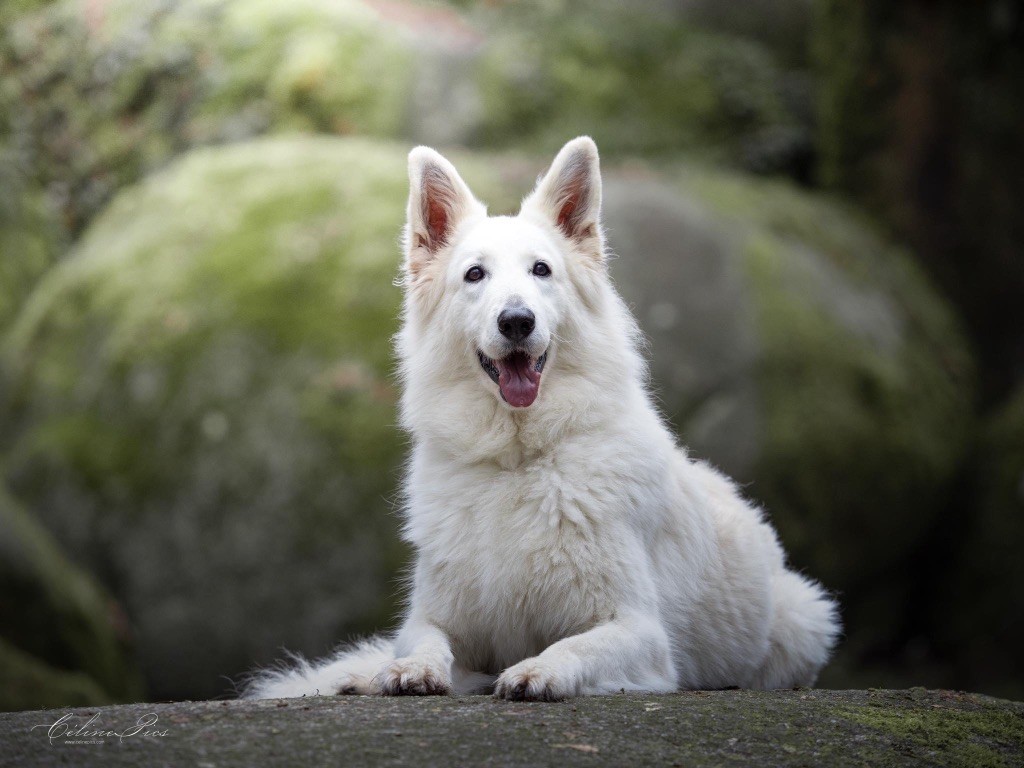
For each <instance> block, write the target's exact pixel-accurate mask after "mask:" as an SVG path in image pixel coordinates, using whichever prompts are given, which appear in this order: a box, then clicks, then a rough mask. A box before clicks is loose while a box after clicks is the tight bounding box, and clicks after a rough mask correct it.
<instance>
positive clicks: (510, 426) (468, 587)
mask: <svg viewBox="0 0 1024 768" xmlns="http://www.w3.org/2000/svg"><path fill="white" fill-rule="evenodd" d="M409 160H410V182H411V192H410V199H409V212H408V217H409V218H408V224H407V226H406V230H405V250H406V259H405V285H406V300H405V309H404V316H403V320H404V322H403V326H402V330H401V331H400V333H399V334H398V337H397V350H398V355H399V359H400V361H401V375H402V379H403V382H404V394H403V398H402V408H401V411H402V423H403V426H404V427H405V429H406V430H408V431H409V433H410V434H411V435H412V438H413V450H412V457H411V461H410V464H409V467H408V475H407V478H406V483H405V490H406V513H407V519H406V525H405V537H406V538H407V540H408V541H409V542H410V543H411V544H412V545H413V546H414V547H415V549H416V561H415V570H414V574H413V579H412V591H411V595H410V602H409V608H408V613H407V615H406V617H405V620H404V623H403V624H402V627H401V629H400V630H399V631H398V632H397V633H396V634H395V636H394V637H393V638H391V639H388V640H377V641H373V642H371V643H366V644H363V645H360V646H356V647H355V648H352V649H350V650H346V651H343V652H341V653H340V654H339V655H337V656H335V657H334V658H332V659H328V660H326V661H323V662H319V663H316V664H312V665H311V664H309V663H307V662H300V663H299V664H298V666H296V667H294V668H292V669H290V670H283V671H278V672H272V673H269V674H263V675H261V676H259V677H258V678H257V679H256V680H255V681H254V682H253V683H252V685H251V686H250V688H249V691H248V695H250V696H255V697H279V696H299V695H312V694H317V693H319V694H334V693H348V692H354V693H373V692H382V693H387V694H403V693H412V694H423V693H446V692H450V691H456V692H470V691H476V690H490V689H493V691H494V693H495V695H496V696H501V697H505V698H513V699H522V698H527V699H561V698H565V697H568V696H575V695H579V694H600V693H610V692H614V691H618V690H621V689H626V690H636V691H671V690H675V689H677V688H724V687H728V686H740V687H744V688H748V687H749V688H779V687H790V686H796V685H811V684H813V682H814V680H815V678H816V676H817V674H818V671H819V670H820V669H821V667H822V666H823V665H824V664H825V662H826V661H827V659H828V657H829V654H830V651H831V649H832V646H833V644H834V642H835V640H836V637H837V635H838V633H839V623H838V619H837V611H836V605H835V603H834V602H833V601H832V600H831V599H830V598H829V597H828V595H827V594H826V593H825V592H824V591H823V590H822V588H821V587H820V586H818V585H817V584H815V583H814V582H811V581H809V580H807V579H805V578H803V577H801V576H799V575H797V574H796V573H794V572H793V571H790V570H788V569H787V568H786V565H785V555H784V553H783V551H782V548H781V546H780V545H779V541H778V538H777V537H776V534H775V531H774V530H773V529H772V527H771V526H770V525H769V523H767V522H766V521H765V520H764V518H763V516H762V514H761V512H760V511H759V510H758V509H756V508H754V507H752V506H751V505H750V504H749V503H747V502H746V501H745V500H744V499H743V498H742V497H741V496H740V494H739V493H738V492H737V490H736V488H735V486H734V485H733V483H732V482H731V481H730V480H728V479H727V478H725V477H723V476H722V475H721V474H719V473H718V472H716V471H715V470H714V469H712V468H711V467H709V466H708V465H707V464H704V463H702V462H699V461H693V460H691V459H689V458H688V457H687V455H686V452H685V451H684V450H683V449H682V448H680V447H679V446H677V445H676V443H675V440H674V439H673V437H672V434H671V433H670V432H669V430H668V429H667V428H666V426H665V424H664V423H663V421H662V419H661V418H660V417H659V415H658V413H657V411H656V410H655V408H654V406H653V405H652V402H651V398H650V396H649V394H648V391H647V388H646V369H645V366H644V363H643V360H642V358H641V356H640V354H639V352H638V347H639V344H640V340H641V337H640V334H639V332H638V330H637V326H636V324H635V322H634V320H633V318H632V316H631V315H630V314H629V312H628V310H627V309H626V307H625V305H624V304H623V302H622V300H621V299H620V298H619V296H618V294H617V293H616V292H615V290H614V288H613V286H612V283H611V280H610V279H609V277H608V273H607V265H606V260H605V249H604V248H605V247H604V240H603V234H602V232H601V227H600V219H599V216H600V173H599V169H598V157H597V148H596V147H595V146H594V144H593V142H592V141H591V140H590V139H589V138H586V137H582V138H578V139H575V140H574V141H572V142H570V143H569V144H567V145H566V146H565V147H564V148H563V150H562V151H561V152H560V153H559V155H558V157H557V158H556V159H555V162H554V164H553V165H552V167H551V169H550V170H549V171H548V173H547V175H546V176H545V177H544V178H543V179H542V180H541V181H540V182H539V184H538V187H537V189H536V190H535V191H534V192H533V193H532V194H531V195H530V196H529V197H528V198H527V199H526V200H525V201H524V202H523V206H522V208H521V210H520V213H519V215H517V216H515V217H488V216H487V214H486V210H485V209H484V207H483V205H481V204H480V203H479V202H477V201H476V200H475V199H474V198H473V197H472V195H471V193H470V192H469V188H468V187H467V186H466V185H465V183H464V182H463V181H462V179H461V178H459V176H458V173H457V172H456V171H455V169H454V168H453V167H452V166H451V165H450V164H449V163H448V162H447V161H446V160H445V159H444V158H442V157H441V156H440V155H438V154H437V153H436V152H434V151H433V150H430V149H427V148H425V147H420V148H417V149H415V150H413V152H412V153H411V154H410V158H409ZM681 258H682V256H681ZM537 260H543V261H545V262H547V263H548V264H549V265H550V267H551V271H552V274H551V276H550V277H537V276H535V275H534V274H532V272H531V269H532V265H533V264H534V263H535V262H536V261H537ZM473 265H479V266H481V267H482V268H484V269H485V270H486V278H485V279H483V280H481V281H479V282H477V283H469V282H467V281H466V280H465V279H464V275H465V274H466V271H467V269H468V268H469V267H471V266H473ZM512 304H515V305H517V306H527V307H529V308H530V309H531V310H532V311H533V312H534V313H535V315H536V318H537V323H536V329H535V331H534V334H533V335H531V337H530V338H529V339H528V340H527V345H528V348H529V352H530V354H531V355H532V356H535V357H536V356H539V355H540V354H542V353H543V351H544V350H545V349H547V351H548V359H547V365H546V367H545V369H544V371H543V375H542V379H541V385H540V387H541V388H540V391H539V395H538V397H537V399H536V401H535V402H534V403H533V405H531V406H529V407H527V408H513V407H511V406H509V405H507V404H506V403H505V402H503V400H502V398H501V396H500V394H499V390H498V387H497V386H496V385H495V383H494V382H493V381H492V380H491V379H490V378H489V377H488V375H487V374H486V373H485V372H484V370H483V369H482V367H481V364H480V360H479V359H478V357H477V352H478V351H482V352H483V353H484V354H486V355H488V356H489V357H492V358H498V357H500V356H502V354H503V352H504V348H503V344H505V341H504V339H503V337H502V336H501V335H500V334H499V333H498V332H497V330H496V318H497V315H498V313H499V312H501V310H502V309H503V308H504V307H507V306H510V305H512Z"/></svg>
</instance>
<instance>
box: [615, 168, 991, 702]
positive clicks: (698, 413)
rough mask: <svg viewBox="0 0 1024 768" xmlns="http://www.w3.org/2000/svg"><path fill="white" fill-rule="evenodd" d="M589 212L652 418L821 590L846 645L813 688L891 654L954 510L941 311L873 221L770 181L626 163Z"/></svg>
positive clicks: (949, 331)
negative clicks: (639, 359) (637, 328)
mask: <svg viewBox="0 0 1024 768" xmlns="http://www.w3.org/2000/svg"><path fill="white" fill-rule="evenodd" d="M606 201H607V202H606V205H607V208H606V220H607V224H608V229H609V238H610V242H611V245H612V246H613V248H614V249H615V250H616V252H617V253H618V255H619V258H618V259H617V260H616V261H615V262H614V263H613V274H614V275H615V276H616V279H617V280H618V282H619V284H620V286H621V288H622V290H623V292H624V294H625V295H626V297H627V299H629V300H630V302H631V303H632V304H633V305H634V306H635V307H636V308H637V310H638V314H639V318H640V320H641V323H642V325H643V326H644V328H645V330H646V331H647V332H648V334H649V335H650V337H651V340H652V350H651V357H652V365H653V373H654V379H655V381H656V383H657V385H658V390H659V395H660V400H661V402H662V405H663V407H664V409H665V411H666V412H667V414H668V415H669V417H670V418H671V419H672V421H673V422H674V423H675V424H676V425H677V427H678V429H679V432H680V435H681V437H682V439H683V442H684V443H687V444H688V445H690V446H691V448H692V449H693V452H694V453H695V454H696V455H698V456H703V457H706V458H709V459H710V460H711V461H712V462H713V463H715V464H718V465H720V466H722V467H723V468H724V469H725V470H726V471H728V472H729V473H730V474H732V475H733V476H735V477H736V478H737V479H738V480H739V481H740V482H741V483H742V484H743V487H744V490H745V492H746V493H747V495H748V496H750V497H751V498H752V499H754V500H755V501H757V502H760V503H762V504H764V505H765V507H766V509H767V510H768V513H769V515H770V517H771V519H772V520H774V522H775V523H776V524H777V526H778V528H779V530H780V532H781V533H782V537H783V540H784V542H785V544H786V546H787V548H788V550H789V552H790V553H791V555H792V559H793V562H794V564H795V565H796V566H797V567H798V568H801V569H806V570H807V572H808V573H809V574H811V575H813V576H814V577H816V578H820V579H821V580H822V581H823V582H824V583H825V584H826V585H827V586H828V587H829V588H831V589H835V590H837V591H838V594H839V599H840V603H841V604H842V606H843V614H844V619H845V623H846V629H847V633H848V639H847V641H846V642H845V643H844V644H843V646H842V647H843V652H842V653H843V656H842V657H841V658H840V664H839V665H837V666H834V667H833V668H832V669H833V672H834V674H835V675H836V676H835V677H833V678H829V677H828V674H826V681H828V680H829V679H831V680H833V681H834V682H842V683H849V682H851V681H852V680H856V679H857V678H849V677H844V676H843V675H844V674H845V673H844V670H845V669H846V666H847V664H848V662H850V661H851V660H853V659H858V660H859V661H861V662H863V661H864V660H865V659H866V658H868V657H870V656H871V655H872V654H876V653H879V652H881V651H882V649H884V652H887V653H892V654H896V655H898V654H899V653H901V651H902V646H903V644H905V643H906V642H907V641H908V638H909V637H910V636H912V635H913V634H914V633H915V632H917V631H920V626H919V625H915V622H920V621H922V620H923V616H924V615H925V614H926V613H927V611H928V610H929V609H928V608H927V607H925V606H922V605H919V604H917V603H918V601H919V600H920V598H919V597H918V596H919V595H920V594H930V591H929V590H928V584H927V583H924V580H927V579H928V578H930V577H929V576H927V575H926V574H925V573H924V572H922V571H921V570H920V569H916V568H914V567H913V566H912V565H911V564H912V563H913V562H914V558H915V556H916V555H917V553H918V551H919V550H920V549H921V548H922V547H923V546H925V543H926V541H927V539H928V536H929V535H930V534H931V532H932V531H933V530H934V529H935V528H936V527H937V526H939V525H940V524H942V522H943V521H944V519H945V517H946V515H947V514H949V513H950V512H951V511H952V510H951V498H952V496H951V493H952V490H953V488H954V485H955V483H956V480H957V473H958V471H959V467H960V463H961V461H962V459H963V457H964V455H965V452H966V450H967V448H968V442H969V440H970V428H971V414H972V402H973V401H972V398H973V369H972V364H971V359H970V355H969V353H968V350H967V347H966V344H965V342H964V340H963V335H962V333H961V332H960V329H959V327H958V324H957V322H956V318H955V316H954V315H953V313H952V312H951V311H950V309H949V307H948V306H947V305H946V304H945V302H944V301H943V300H942V299H941V298H940V297H939V296H938V295H937V294H936V292H935V291H934V290H933V288H932V287H931V286H930V284H929V282H928V280H927V279H926V278H925V277H924V276H923V275H922V273H921V272H920V270H919V269H918V268H917V267H916V266H915V264H914V262H913V260H912V259H911V257H910V255H909V254H908V253H906V252H904V251H901V250H900V249H899V248H898V247H896V246H894V245H893V244H892V243H890V242H888V241H886V240H885V239H884V237H882V236H880V235H879V234H878V233H877V232H876V231H875V230H874V228H873V226H872V225H871V224H870V222H868V221H867V220H865V219H864V218H863V217H862V216H860V215H859V214H857V213H856V211H853V210H850V209H848V208H846V207H844V206H843V205H841V204H839V203H837V202H834V201H830V200H828V199H827V198H822V197H819V196H815V195H812V194H809V193H807V192H804V191H801V190H799V189H797V188H795V187H793V186H791V185H788V184H786V183H782V182H769V181H764V180H756V179H751V178H749V177H743V176H736V175H731V174H728V173H723V172H721V171H711V170H707V169H704V168H701V167H698V166H693V165H690V166H686V167H677V168H675V169H663V170H660V171H659V172H658V173H655V172H653V171H650V170H648V169H645V168H644V167H643V166H634V167H632V168H629V169H625V170H624V172H621V173H619V174H612V175H611V176H610V177H609V183H608V185H607V187H606ZM908 605H913V606H914V607H913V608H912V609H908V607H907V606H908ZM867 674H868V675H869V677H868V678H867V679H866V680H863V681H864V682H869V683H871V684H875V683H884V682H885V680H884V679H878V678H877V677H875V676H873V675H874V673H870V672H869V673H867Z"/></svg>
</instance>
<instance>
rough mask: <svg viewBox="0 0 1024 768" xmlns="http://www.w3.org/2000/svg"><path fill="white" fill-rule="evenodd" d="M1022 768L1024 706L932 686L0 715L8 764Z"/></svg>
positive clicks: (0, 759) (1, 753) (363, 700)
mask: <svg viewBox="0 0 1024 768" xmlns="http://www.w3.org/2000/svg"><path fill="white" fill-rule="evenodd" d="M68 714H70V719H68V720H66V721H65V722H66V724H67V725H68V729H67V730H66V731H65V732H64V733H63V735H56V736H55V738H53V739H52V742H53V743H51V739H50V738H49V737H48V735H47V734H48V731H49V732H51V733H54V734H59V733H60V732H61V726H59V725H58V726H56V727H55V728H54V729H48V727H47V726H49V725H50V724H52V723H54V722H56V721H58V720H59V719H60V718H61V717H62V716H65V715H68ZM147 715H149V717H150V719H151V720H152V718H153V717H155V718H156V719H155V721H154V722H153V723H152V725H150V726H149V727H148V728H147V729H146V730H150V731H156V732H165V733H166V735H155V734H150V735H142V734H137V735H126V736H125V737H124V738H123V739H119V738H118V737H117V736H111V735H106V736H100V737H96V736H90V735H87V734H88V733H89V732H90V731H95V730H101V731H119V732H124V731H126V730H128V731H130V730H131V728H132V726H135V725H136V723H138V722H140V718H145V717H146V716H147ZM90 718H94V719H93V720H92V724H91V725H88V726H85V727H84V728H82V727H81V726H83V725H84V724H85V723H87V722H88V721H89V720H90ZM141 722H146V720H141ZM34 726H41V727H36V728H34V729H33V727H34ZM74 730H80V731H82V733H81V734H80V735H70V732H71V731H74ZM67 742H78V743H67ZM82 742H85V743H82ZM92 742H98V743H92ZM1022 762H1024V703H1020V702H1012V701H1004V700H1001V699H994V698H990V697H987V696H981V695H978V694H969V693H959V692H954V691H926V690H924V689H923V688H914V689H910V690H906V691H883V690H867V691H829V690H794V691H773V692H757V691H712V692H703V691H702V692H681V693H675V694H669V695H663V696H648V695H637V694H619V695H614V696H604V697H589V698H580V699H575V700H572V701H567V702H561V703H556V704H542V703H508V702H502V701H495V700H493V699H491V698H489V697H486V696H461V697H431V698H382V697H362V696H346V697H332V698H326V697H324V698H321V697H318V698H314V699H293V700H288V701H284V700H281V701H212V702H177V703H167V704H126V705H119V706H111V707H92V708H79V709H71V710H47V711H37V712H12V713H4V714H0V765H12V766H14V765H17V766H26V765H32V766H36V765H40V766H47V765H74V766H77V767H79V768H87V767H88V766H103V767H104V768H106V767H107V766H122V765H124V766H128V765H132V766H134V765H154V766H157V765H167V766H179V765H190V766H199V767H200V768H214V767H215V768H230V767H231V766H252V765H260V766H273V765H312V764H330V765H338V766H348V765H353V766H364V765H366V766H389V765H416V766H428V765H439V766H442V765H443V766H449V765H452V766H463V765H502V766H514V765H532V766H536V765H558V766H575V765H591V766H593V765H630V766H634V765H681V766H682V765H685V766H702V765H725V764H727V765H757V766H765V765H782V766H786V765H800V766H807V765H823V766H833V765H872V766H876V765H890V764H893V765H903V764H915V763H927V764H929V765H971V766H987V765H992V766H998V765H1007V766H1011V765H1021V764H1022Z"/></svg>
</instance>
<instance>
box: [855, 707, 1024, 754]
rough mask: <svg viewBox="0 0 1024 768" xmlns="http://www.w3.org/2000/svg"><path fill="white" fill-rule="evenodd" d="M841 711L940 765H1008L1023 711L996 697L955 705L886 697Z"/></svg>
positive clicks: (901, 750) (899, 748) (902, 750)
mask: <svg viewBox="0 0 1024 768" xmlns="http://www.w3.org/2000/svg"><path fill="white" fill-rule="evenodd" d="M836 714H838V715H840V716H843V717H846V718H848V719H850V720H852V721H854V722H856V723H861V724H863V725H866V726H869V727H870V728H872V729H875V730H876V731H877V732H878V733H879V734H882V735H884V736H885V737H887V738H889V739H892V740H893V741H894V742H895V745H894V746H895V747H896V750H897V752H899V753H901V754H902V755H904V756H906V757H911V756H913V757H918V758H924V759H927V760H929V762H933V761H934V764H936V765H970V766H978V768H983V767H985V768H989V767H991V768H1003V766H1011V765H1014V764H1016V761H1017V760H1018V759H1019V757H1020V755H1019V752H1018V750H1019V748H1020V743H1019V740H1018V739H1013V738H1012V737H1011V736H1010V734H1013V733H1014V732H1019V731H1020V728H1021V726H1022V725H1024V723H1022V719H1021V714H1020V712H1015V711H1012V710H1009V711H1008V710H1007V709H1005V708H1003V707H1000V706H997V705H996V704H995V703H992V704H987V703H982V704H981V705H980V706H978V707H976V708H972V709H965V710H955V709H953V708H952V707H949V706H943V705H942V704H938V705H935V706H934V707H933V708H931V709H925V708H921V707H917V708H913V709H911V708H903V707H895V708H894V707H891V706H889V705H888V704H887V703H885V702H869V703H868V705H867V706H860V707H846V708H839V709H837V712H836Z"/></svg>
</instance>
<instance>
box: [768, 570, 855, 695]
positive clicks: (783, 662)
mask: <svg viewBox="0 0 1024 768" xmlns="http://www.w3.org/2000/svg"><path fill="white" fill-rule="evenodd" d="M772 603H773V608H774V616H773V619H772V628H771V648H770V650H769V652H768V657H767V659H765V662H764V665H763V666H762V667H761V670H760V671H759V672H758V680H757V682H756V683H755V684H754V686H753V687H755V688H768V689H771V688H792V687H794V686H798V685H800V686H811V685H814V681H815V680H816V679H817V677H818V672H820V671H821V668H822V667H824V666H825V663H826V662H827V661H828V659H829V656H831V655H832V649H833V647H835V644H836V641H837V639H838V638H839V633H840V632H841V630H842V627H841V625H840V621H839V611H838V607H837V605H836V602H835V600H833V599H832V597H831V596H830V595H829V594H828V593H827V592H825V590H824V589H822V587H821V585H820V584H817V583H815V582H813V581H810V580H809V579H806V578H804V577H803V576H801V575H800V574H798V573H794V572H793V571H790V570H787V569H784V568H780V569H779V570H778V571H777V572H776V574H775V578H774V579H773V595H772Z"/></svg>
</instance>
